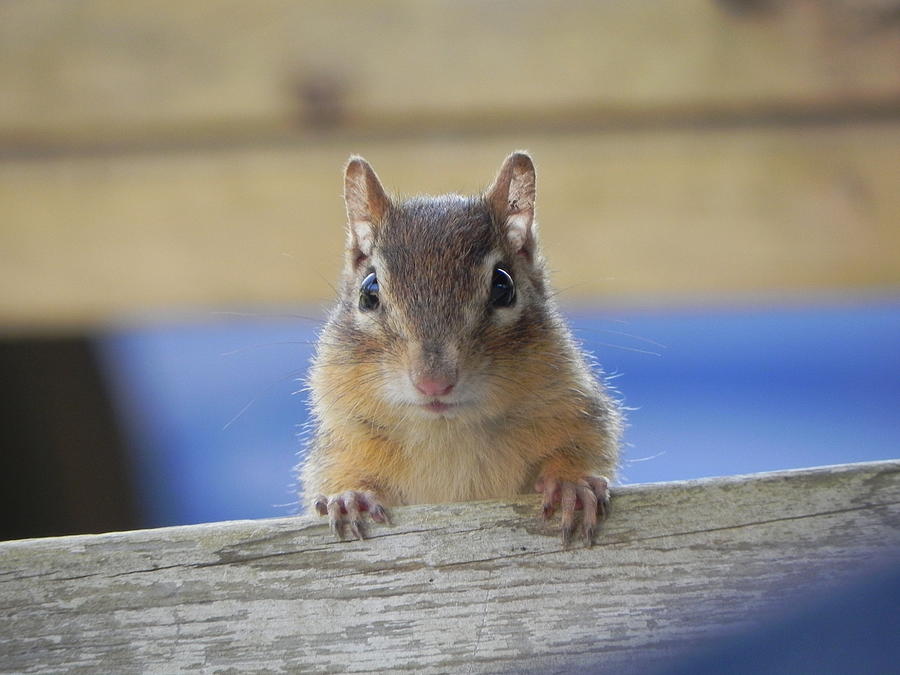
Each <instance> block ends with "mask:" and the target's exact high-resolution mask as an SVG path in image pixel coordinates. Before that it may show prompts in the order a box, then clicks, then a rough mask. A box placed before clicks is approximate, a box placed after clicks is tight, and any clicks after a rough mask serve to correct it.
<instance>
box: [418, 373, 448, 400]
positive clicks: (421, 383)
mask: <svg viewBox="0 0 900 675" xmlns="http://www.w3.org/2000/svg"><path fill="white" fill-rule="evenodd" d="M413 384H414V385H415V386H416V389H418V390H419V391H420V392H422V393H423V394H425V395H426V396H446V395H447V394H449V393H450V391H451V390H452V389H453V387H454V386H455V385H456V382H455V381H452V380H449V379H447V378H443V377H428V376H427V375H426V376H423V377H420V378H418V379H416V380H414V381H413Z"/></svg>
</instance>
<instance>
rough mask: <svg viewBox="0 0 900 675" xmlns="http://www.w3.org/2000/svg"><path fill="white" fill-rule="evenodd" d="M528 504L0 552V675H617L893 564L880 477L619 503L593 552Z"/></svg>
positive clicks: (896, 512)
mask: <svg viewBox="0 0 900 675" xmlns="http://www.w3.org/2000/svg"><path fill="white" fill-rule="evenodd" d="M537 514H538V501H537V499H536V498H535V497H522V498H520V499H516V500H514V501H511V502H508V503H503V502H483V503H470V504H451V505H440V506H421V507H409V508H403V509H397V510H396V512H395V513H394V518H395V525H394V526H393V527H390V528H385V527H378V528H376V529H373V531H372V532H371V535H372V537H371V539H370V540H368V541H366V542H356V541H354V542H346V543H339V542H335V541H333V540H332V538H331V536H330V534H329V532H328V531H327V527H326V526H325V525H324V524H323V523H322V522H321V521H320V520H319V519H316V518H309V517H303V518H292V519H278V520H268V521H241V522H232V523H213V524H208V525H197V526H190V527H180V528H170V529H160V530H149V531H138V532H125V533H115V534H108V535H93V536H82V537H67V538H59V539H44V540H25V541H19V542H7V543H3V544H0V609H2V611H0V670H2V671H3V672H22V673H26V672H59V671H63V670H64V671H66V672H84V673H88V672H120V673H128V672H176V671H188V670H190V671H198V672H209V673H212V672H233V671H234V670H241V671H254V672H286V671H303V672H356V671H360V672H362V671H383V670H416V671H418V672H426V673H437V672H447V671H464V672H496V671H502V670H521V669H522V668H523V667H525V666H527V667H532V668H535V669H540V670H541V671H543V672H566V671H568V672H571V670H570V669H571V668H575V667H581V666H586V665H588V664H594V665H597V664H600V665H602V666H604V670H608V671H609V672H617V673H622V672H626V673H627V672H635V671H637V670H641V669H642V668H645V667H647V666H648V665H652V664H654V663H657V664H658V663H660V662H661V660H663V659H671V658H672V657H673V656H675V655H677V654H678V653H680V652H681V651H682V650H683V649H685V648H686V647H688V646H692V645H696V644H698V643H703V641H705V640H708V639H712V638H713V637H715V636H717V635H721V634H723V633H728V632H733V631H736V630H739V629H741V628H745V627H747V626H752V625H755V624H757V623H759V622H760V621H763V620H764V619H765V618H766V617H767V616H770V615H771V612H773V611H776V610H777V608H779V607H783V605H784V603H786V602H793V601H796V600H797V599H798V598H804V597H808V596H809V595H810V594H813V593H815V594H819V595H820V594H821V593H823V592H825V590H826V589H827V588H828V587H829V585H830V584H833V583H839V582H842V581H847V580H850V579H853V578H855V577H856V575H858V574H860V573H861V572H863V571H865V570H866V569H867V565H868V564H871V563H873V562H877V561H879V560H880V561H882V562H884V561H885V560H891V559H893V560H896V559H897V558H896V556H897V552H898V547H900V461H888V462H876V463H868V464H859V465H846V466H837V467H824V468H820V469H812V470H802V471H793V472H779V473H773V474H760V475H755V476H745V477H731V478H718V479H709V480H700V481H688V482H682V483H668V484H657V485H643V486H631V487H624V488H619V489H618V490H616V491H615V494H614V498H613V513H612V516H611V517H610V519H609V520H608V521H607V523H606V525H605V527H604V528H603V530H602V532H601V534H600V536H599V540H598V542H597V544H596V545H595V547H594V548H592V549H584V548H578V549H573V550H560V546H559V542H558V540H557V537H556V534H555V532H554V531H553V530H552V528H551V527H549V526H548V525H546V524H544V523H542V522H541V521H539V520H538V517H537Z"/></svg>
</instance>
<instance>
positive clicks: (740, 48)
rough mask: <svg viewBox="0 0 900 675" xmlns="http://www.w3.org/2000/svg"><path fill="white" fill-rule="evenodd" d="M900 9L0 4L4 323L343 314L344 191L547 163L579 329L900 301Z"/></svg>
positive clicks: (475, 177) (448, 186) (542, 216)
mask: <svg viewBox="0 0 900 675" xmlns="http://www.w3.org/2000/svg"><path fill="white" fill-rule="evenodd" d="M898 16H900V3H898V2H885V1H875V0H860V1H857V2H850V1H847V2H814V1H812V0H797V1H796V2H789V1H787V0H785V1H779V0H744V1H741V0H730V1H727V2H726V1H720V2H713V1H712V0H677V1H676V0H668V1H665V0H659V1H657V2H641V3H625V2H565V3H555V2H553V3H551V2H531V1H524V2H474V1H471V0H469V1H451V0H434V1H430V2H418V1H415V0H392V1H389V2H363V1H361V0H358V1H353V2H341V3H335V2H326V1H321V0H316V1H309V2H287V1H275V0H271V1H263V2H253V3H248V2H233V1H218V2H201V1H198V0H193V1H186V0H179V1H178V2H172V1H170V0H160V1H159V2H154V3H123V2H115V1H109V2H102V1H99V0H68V1H67V2H65V3H60V2H56V1H55V0H7V1H6V2H3V3H2V4H0V326H2V327H3V328H4V329H12V330H16V331H26V332H43V331H56V330H59V329H64V330H71V329H76V330H79V331H80V330H85V329H86V328H88V329H89V328H90V327H91V326H96V325H100V324H103V323H106V322H109V321H115V320H117V319H120V318H122V317H126V316H133V315H140V314H142V313H146V312H158V311H160V310H196V309H203V310H204V311H206V310H208V309H209V308H210V307H234V306H242V307H246V306H255V307H265V306H272V307H274V306H282V305H285V304H297V303H310V302H313V303H317V302H322V301H327V300H328V299H329V298H330V297H331V296H332V290H331V288H330V287H329V282H331V281H332V280H333V279H335V278H336V276H337V273H338V267H339V265H340V260H341V247H342V243H343V229H342V228H343V205H342V202H341V198H340V193H341V187H342V186H341V173H340V172H341V167H342V164H343V162H344V161H345V159H346V157H347V156H348V155H349V154H350V153H353V152H356V153H360V154H363V155H364V156H366V157H367V158H368V159H369V160H370V161H371V162H372V163H373V164H374V166H375V167H376V170H377V171H378V172H379V173H380V175H381V177H382V179H383V180H384V182H385V184H386V185H387V186H389V187H390V188H391V189H393V190H395V191H397V192H399V193H406V194H409V193H416V192H447V191H460V192H475V191H478V190H480V189H481V188H483V187H484V186H485V185H486V184H487V183H488V182H489V181H490V179H491V178H492V177H493V173H494V171H495V170H496V168H497V166H498V165H499V163H500V161H501V160H502V159H503V157H504V156H505V155H506V154H507V153H508V152H509V151H511V150H513V149H517V148H526V149H528V150H530V151H531V152H532V153H533V155H534V157H535V160H536V163H537V168H538V172H539V176H538V181H539V183H538V216H539V221H540V223H541V225H542V236H543V240H544V243H545V247H546V249H547V254H548V257H549V259H550V262H551V265H552V267H553V269H554V270H555V279H556V284H557V286H558V287H560V288H562V289H565V292H564V294H563V299H564V300H565V301H568V302H570V303H576V304H577V303H596V302H601V303H603V304H609V303H626V304H632V305H633V304H634V303H635V302H644V301H646V300H647V299H648V298H649V299H651V300H652V301H653V302H668V301H671V300H673V299H675V298H678V297H685V296H689V297H693V298H697V297H702V298H712V299H716V298H718V299H723V298H724V299H728V298H733V297H735V295H736V294H741V295H743V296H744V297H752V296H754V295H756V294H768V295H771V294H772V293H775V294H784V293H801V294H806V293H810V292H813V293H814V292H819V291H835V290H838V291H839V290H841V289H847V290H853V291H856V292H858V291H861V290H862V291H865V290H867V289H871V290H883V289H885V288H886V287H888V288H891V287H893V288H896V287H897V286H898V285H900V189H898V187H900V19H898Z"/></svg>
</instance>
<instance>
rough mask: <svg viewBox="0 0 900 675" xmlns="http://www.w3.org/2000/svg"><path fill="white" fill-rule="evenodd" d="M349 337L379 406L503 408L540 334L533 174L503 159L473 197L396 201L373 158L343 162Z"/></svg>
mask: <svg viewBox="0 0 900 675" xmlns="http://www.w3.org/2000/svg"><path fill="white" fill-rule="evenodd" d="M344 196H345V201H346V206H347V217H348V238H347V250H346V264H345V271H344V272H345V273H344V287H343V289H342V303H341V306H340V308H339V312H340V314H341V325H342V329H343V335H344V336H348V329H349V334H350V335H349V337H347V338H346V339H344V338H342V343H343V344H345V345H349V344H351V343H352V344H353V345H354V347H353V349H354V358H355V359H356V360H357V361H358V363H359V364H360V366H359V367H360V368H363V369H365V370H364V376H363V375H361V378H360V379H362V380H365V381H367V382H369V383H373V384H374V385H375V389H376V390H377V396H379V397H380V400H381V403H382V404H383V405H382V407H384V404H386V405H387V407H389V408H393V409H396V408H400V409H402V410H403V411H404V415H406V414H410V415H416V416H418V417H423V418H426V419H427V418H432V419H434V418H448V417H459V416H464V415H470V416H473V415H474V416H478V415H484V414H486V413H488V414H489V413H490V412H491V410H494V409H499V410H502V405H503V399H504V398H505V397H504V391H505V390H506V389H507V388H509V387H511V386H514V385H515V384H516V380H517V374H516V369H517V368H518V367H520V366H521V363H520V362H518V363H517V361H519V360H520V359H517V355H519V356H520V358H521V355H522V354H526V355H527V354H528V351H529V347H531V346H533V342H534V341H537V342H540V341H541V340H542V339H544V335H543V333H545V332H546V331H542V330H541V321H540V320H537V317H543V316H544V311H545V309H546V289H545V280H544V271H543V265H542V262H541V258H540V254H539V251H538V248H537V238H536V232H535V224H534V200H535V174H534V165H533V163H532V161H531V158H530V157H529V156H528V155H527V154H525V153H522V152H516V153H513V154H511V155H510V156H509V157H507V159H506V161H505V162H504V163H503V165H502V167H501V168H500V171H499V173H498V174H497V177H496V179H495V180H494V182H493V184H492V185H491V187H490V188H489V189H488V190H487V191H486V192H485V193H484V194H483V195H479V196H476V197H461V196H459V195H443V196H439V197H416V198H413V199H409V200H405V201H399V200H392V199H391V198H390V197H388V195H387V193H386V192H385V190H384V188H383V187H382V185H381V182H380V180H379V179H378V176H377V175H376V174H375V171H374V170H373V169H372V167H371V166H370V165H369V163H368V162H366V160H364V159H362V158H361V157H352V158H351V159H350V161H349V163H348V164H347V167H346V174H345V189H344ZM506 398H508V397H506Z"/></svg>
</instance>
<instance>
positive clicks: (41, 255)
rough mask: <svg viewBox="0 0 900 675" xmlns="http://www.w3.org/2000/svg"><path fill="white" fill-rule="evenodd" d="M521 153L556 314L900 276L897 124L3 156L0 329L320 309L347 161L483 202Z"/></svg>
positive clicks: (337, 247)
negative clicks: (530, 170) (150, 315)
mask: <svg viewBox="0 0 900 675" xmlns="http://www.w3.org/2000/svg"><path fill="white" fill-rule="evenodd" d="M517 147H526V148H528V149H530V150H531V151H532V152H533V154H534V157H535V160H536V162H537V169H538V218H539V220H540V222H541V228H542V229H541V233H542V234H541V236H542V239H543V241H544V244H545V246H546V253H547V254H548V257H549V260H550V264H551V267H552V269H553V270H554V273H555V281H556V285H557V287H558V288H559V289H561V290H563V293H562V295H561V299H562V300H563V301H564V302H570V303H582V304H585V303H589V304H595V305H596V304H598V303H604V304H609V303H616V302H630V301H633V300H634V299H635V298H643V297H646V296H648V295H649V296H660V297H663V298H665V297H674V296H683V295H694V296H728V297H732V298H733V297H734V296H735V295H736V294H740V293H743V294H752V293H770V294H773V293H774V294H783V293H785V292H815V291H823V290H834V289H846V288H849V289H856V290H866V289H881V288H884V287H886V286H891V285H897V284H900V258H898V256H897V251H898V250H900V227H898V222H900V191H898V190H897V185H898V181H900V173H898V171H900V169H898V163H897V157H900V124H860V125H847V126H840V127H834V126H828V125H826V126H821V127H813V128H809V129H794V130H771V129H770V130H757V129H743V130H740V129H720V130H715V131H712V130H707V131H703V130H680V131H677V130H676V131H668V132H664V131H659V132H656V133H609V134H606V133H595V134H547V133H541V134H523V135H517V134H511V135H500V136H488V137H483V138H469V139H459V138H453V137H451V138H435V139H432V140H403V141H400V140H391V139H386V140H371V139H370V140H367V141H362V140H360V139H357V138H353V137H341V138H335V139H332V140H330V141H322V142H319V143H316V144H309V143H297V144H288V145H284V146H282V145H273V146H266V145H262V146H247V147H236V148H223V149H219V150H204V151H199V150H198V151H196V152H190V151H177V152H164V151H160V152H147V153H141V152H135V153H126V154H98V155H89V156H71V157H56V158H44V159H32V160H19V159H11V160H9V161H2V160H0V321H2V322H3V323H4V324H5V325H7V326H9V327H19V328H22V329H25V328H36V329H41V330H46V329H48V328H52V327H60V326H62V327H67V326H76V327H77V326H86V325H87V326H90V325H96V324H97V323H98V322H103V321H109V320H118V319H122V318H123V317H126V316H129V315H131V314H141V313H147V312H160V311H188V310H194V311H197V310H199V311H202V312H208V311H209V310H210V309H211V308H213V309H223V308H224V309H230V308H235V307H247V306H254V307H256V308H257V309H258V310H259V311H266V308H272V307H277V306H284V305H293V304H297V303H313V304H316V303H323V302H325V303H327V302H329V301H330V298H331V297H332V289H331V287H330V285H329V284H330V283H331V282H333V281H334V280H335V279H337V277H338V271H339V268H340V265H341V249H342V246H343V237H344V233H343V227H344V225H343V223H344V215H343V204H342V201H341V196H340V195H341V189H342V179H341V175H340V171H341V167H342V165H343V162H344V161H346V157H347V156H348V155H349V154H350V153H351V152H360V153H362V154H364V155H365V156H367V157H368V158H369V159H370V160H371V161H372V162H373V163H374V165H375V167H376V169H377V170H378V171H379V173H380V174H381V176H382V178H383V180H384V181H385V183H386V185H387V186H388V187H389V188H391V189H393V190H396V191H398V192H401V193H406V194H409V193H416V192H447V191H461V192H477V191H479V190H481V189H482V188H483V187H484V186H485V185H486V184H487V183H488V182H489V181H490V180H491V178H492V177H493V175H494V172H495V171H496V169H497V167H498V166H499V164H500V162H501V161H502V159H503V157H504V156H505V155H506V154H507V153H508V152H510V151H511V150H512V149H514V148H517Z"/></svg>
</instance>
